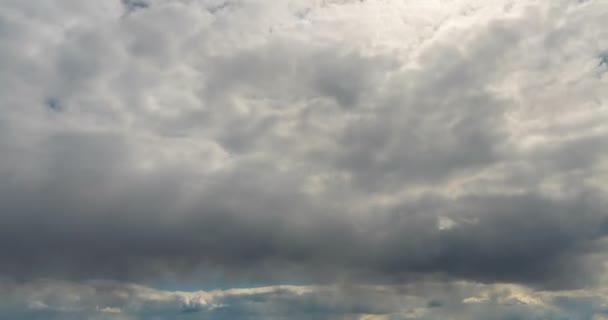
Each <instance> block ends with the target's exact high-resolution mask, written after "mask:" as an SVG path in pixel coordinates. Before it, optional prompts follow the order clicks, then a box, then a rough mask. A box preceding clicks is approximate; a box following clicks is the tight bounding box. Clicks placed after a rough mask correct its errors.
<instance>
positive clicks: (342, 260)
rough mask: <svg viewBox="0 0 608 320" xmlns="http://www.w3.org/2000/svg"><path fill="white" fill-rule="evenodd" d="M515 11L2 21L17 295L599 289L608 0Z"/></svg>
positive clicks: (208, 13) (331, 11) (50, 15)
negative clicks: (110, 288) (122, 288)
mask: <svg viewBox="0 0 608 320" xmlns="http://www.w3.org/2000/svg"><path fill="white" fill-rule="evenodd" d="M507 2H508V1H501V0H496V1H491V2H488V3H484V4H481V3H479V2H478V1H474V0H458V1H453V2H452V3H449V4H448V3H446V4H441V5H439V4H438V5H430V4H428V5H422V4H420V3H418V4H416V3H415V1H406V3H405V4H403V3H401V2H399V1H384V2H373V1H361V2H359V1H352V2H351V1H339V2H336V1H332V2H329V1H327V2H323V3H318V2H316V1H307V0H298V1H295V0H294V1H286V2H285V3H281V4H275V3H270V2H268V1H262V0H242V1H241V0H239V1H224V2H222V1H210V0H209V1H208V0H197V1H181V0H180V1H164V0H152V1H118V0H116V1H106V2H102V3H85V2H79V1H71V0H65V1H41V2H40V3H38V4H36V5H34V4H28V3H24V2H20V1H7V2H6V3H3V4H1V5H0V26H1V28H0V29H2V30H0V65H1V66H4V68H3V69H4V70H6V72H3V73H2V74H1V75H0V84H1V86H0V110H1V111H2V117H0V154H1V155H2V156H1V157H0V180H1V181H2V183H1V184H0V261H1V262H2V263H0V278H2V279H8V280H7V281H9V282H11V283H12V281H17V282H19V281H22V282H24V283H30V282H32V281H34V282H35V281H38V280H37V279H56V280H57V281H60V280H65V281H74V283H84V282H83V281H86V280H88V279H109V280H113V281H121V282H137V283H145V284H153V283H159V282H163V281H169V282H174V283H177V284H179V285H183V284H186V283H189V284H200V285H204V284H205V283H209V282H211V281H215V280H217V278H218V277H219V278H220V279H222V281H226V282H229V283H238V282H239V281H242V282H246V283H276V282H281V281H285V279H292V280H294V279H295V280H297V281H303V282H305V283H316V284H322V285H327V286H331V285H334V284H336V283H348V284H352V285H355V286H357V285H363V286H368V285H369V286H373V285H388V284H390V285H404V286H409V285H415V284H416V283H418V282H420V281H423V280H424V281H435V282H442V281H445V282H446V283H453V282H454V281H456V282H457V281H464V282H466V283H477V284H479V285H480V286H482V285H483V286H493V285H498V284H501V285H502V284H513V285H515V284H517V285H521V286H524V287H527V288H533V289H537V290H566V289H569V290H570V289H572V290H573V289H581V288H587V287H589V286H591V285H597V284H598V283H602V281H603V279H604V278H605V275H604V267H603V263H604V253H603V252H604V249H605V239H604V236H605V235H606V231H607V229H606V226H607V225H606V219H607V218H608V212H607V211H606V208H607V206H606V205H607V203H606V199H607V198H606V190H608V189H607V185H606V183H605V180H606V179H605V178H606V172H608V171H607V170H606V169H607V168H608V167H607V162H606V159H607V151H608V150H607V148H606V146H607V145H606V143H605V142H604V141H605V139H606V134H607V132H608V130H607V129H608V127H607V126H606V123H607V122H606V120H608V113H607V112H606V110H608V109H606V105H605V101H606V98H607V97H606V90H605V86H606V81H605V77H603V76H602V68H603V67H604V66H603V63H602V62H603V61H602V55H601V54H600V55H599V56H598V52H605V50H606V48H608V43H606V40H605V39H608V37H606V34H605V31H603V29H604V28H602V26H603V24H604V22H603V21H604V20H603V19H604V18H605V17H604V16H603V15H602V13H601V12H602V11H601V10H599V9H601V8H602V7H603V5H602V4H601V3H600V2H599V1H587V2H581V3H569V2H567V1H555V2H552V3H549V2H546V1H528V2H526V1H521V2H513V3H507ZM525 2H526V3H525ZM404 6H405V7H404ZM406 9H407V10H406ZM412 11H413V12H417V13H418V16H416V15H414V16H413V15H412V14H408V12H412ZM355 22H357V23H355ZM412 30H415V31H416V32H413V31H412ZM598 57H599V58H598ZM598 59H599V62H598ZM295 280H294V281H295ZM53 285H55V284H53ZM471 285H472V284H471ZM70 286H71V285H70ZM79 290H80V289H79ZM142 290H143V289H142ZM471 290H472V291H475V290H473V289H471ZM476 290H477V289H476ZM530 290H532V289H530ZM6 291H7V292H8V290H6ZM434 292H436V291H434ZM543 292H544V293H542V294H541V293H538V294H539V295H549V293H547V292H550V291H543ZM265 294H266V293H265ZM425 294H426V293H425ZM569 294H570V293H569ZM573 294H574V293H573ZM576 294H578V293H576ZM337 296H340V295H337ZM470 296H474V293H470ZM498 296H500V295H498ZM492 297H497V296H492ZM543 297H544V298H543V299H545V298H546V296H543ZM274 298H276V297H275V296H273V298H271V300H272V299H274ZM466 298H467V297H465V296H462V297H461V296H459V299H460V300H463V299H466ZM482 298H483V299H486V298H487V297H485V298H484V297H482ZM482 298H475V299H478V300H479V299H481V300H479V301H482V300H483V299H482ZM14 299H15V300H20V298H14ZM294 299H295V298H294ZM311 299H314V295H313V296H312V298H311ZM446 299H447V298H446ZM475 299H472V300H470V301H478V300H475ZM487 299H489V300H488V301H490V300H491V299H490V298H487ZM492 299H494V298H492ZM496 299H498V298H496ZM539 299H540V298H539ZM547 299H548V298H547ZM279 300H280V299H279ZM296 300H297V299H296ZM444 300H445V299H444ZM264 301H266V300H264ZM272 301H274V302H276V301H275V300H272ZM280 301H281V302H280V303H279V304H282V303H287V302H285V301H283V300H280ZM430 301H434V300H433V297H428V299H426V300H424V301H419V302H417V305H419V307H420V308H421V309H420V310H423V309H424V310H427V309H429V310H430V309H442V308H444V307H445V306H448V305H449V304H445V303H444V302H442V301H443V300H441V301H440V300H437V301H435V302H430ZM483 301H486V300H483ZM233 302H234V303H233V304H234V305H237V306H240V303H241V302H240V300H239V301H233ZM274 302H273V303H274ZM579 302H580V301H578V300H577V303H579ZM32 303H33V302H32ZM62 303H63V302H62ZM289 303H291V302H289ZM294 303H295V304H296V305H297V307H293V308H295V309H298V310H301V309H311V308H312V309H314V308H318V312H319V314H327V313H331V312H336V313H343V314H357V315H368V314H369V315H374V314H375V315H382V314H383V312H386V313H387V314H388V313H391V314H395V313H398V312H397V311H398V310H396V309H395V310H393V309H391V310H385V309H382V308H381V309H382V310H376V309H374V306H368V307H365V308H363V309H360V308H359V307H358V306H351V305H348V304H347V303H346V304H347V306H343V307H344V308H342V309H340V308H338V309H339V310H338V311H335V310H334V311H332V310H328V309H327V308H328V307H327V306H319V305H318V304H319V303H318V301H316V302H314V303H313V302H310V301H300V300H298V301H297V302H294ZM484 303H485V302H484ZM581 303H582V302H581ZM63 304H65V303H63ZM251 304H253V305H255V303H253V302H251ZM251 304H250V303H249V302H247V303H245V304H244V305H243V306H242V309H238V308H237V309H238V310H241V311H239V312H241V313H242V312H253V311H251V310H252V309H251ZM320 304H323V303H320ZM36 305H37V304H35V303H34V304H33V305H32V306H34V307H32V306H30V307H32V308H33V309H32V308H30V309H31V310H37V311H36V312H38V311H40V312H42V311H41V310H43V311H44V312H60V314H61V312H63V311H61V310H59V309H61V308H54V309H53V308H46V307H44V306H42V305H38V307H40V308H38V309H36V308H35V306H36ZM44 305H46V306H47V307H48V303H46V302H45V303H44ZM589 305H590V307H589V308H592V309H594V308H597V306H596V303H595V300H594V302H593V303H590V304H589ZM218 306H219V305H218ZM467 306H472V304H471V305H467ZM21 307H22V308H26V309H27V308H29V307H24V306H21ZM173 307H174V306H173V305H172V306H171V310H173ZM427 307H429V308H427ZM91 308H92V309H95V308H94V307H91ZM108 308H110V309H107V310H106V311H108V312H112V310H114V309H111V308H112V306H108ZM121 308H122V309H124V306H122V307H121ZM163 308H164V307H162V308H161V309H163ZM218 308H219V307H218ZM281 308H289V307H286V306H284V305H282V307H281ZM479 308H482V307H479ZM560 308H561V309H560ZM564 308H566V307H563V306H562V305H559V304H555V305H553V304H552V305H551V308H549V309H551V310H552V311H551V312H553V311H555V310H557V309H559V310H562V309H564ZM567 308H570V305H568V307H567ZM567 308H566V309H567ZM51 309H53V310H54V311H52V310H51ZM122 309H121V310H122ZM389 309H390V308H389ZM549 309H547V310H549ZM575 309H576V308H575ZM7 310H8V309H7ZM28 310H29V309H28ZM58 310H59V311H58ZM87 310H88V309H87ZM95 310H96V309H95ZM138 310H140V309H138ZM154 310H156V309H154ZM163 310H164V309H163ZM214 310H215V309H214ZM219 310H220V309H217V310H215V311H213V312H220V311H219ZM238 310H237V311H238ZM243 310H247V311H243ZM281 310H283V311H284V309H281ZM417 310H418V309H417ZM420 310H418V311H416V310H413V309H412V310H410V311H411V314H409V315H407V316H404V315H401V318H407V319H410V318H417V317H418V316H417V315H419V313H420V312H423V311H420ZM484 310H485V309H484ZM543 310H545V309H543ZM547 310H545V311H547ZM577 310H578V309H577ZM594 310H595V309H594ZM98 311H99V310H97V311H95V312H98ZM140 311H141V310H140ZM140 311H137V312H140ZM182 311H183V314H184V316H183V317H184V319H187V317H188V315H187V314H198V313H200V310H199V308H198V307H197V305H187V304H186V305H185V306H184V308H183V310H182ZM207 311H209V310H207ZM207 311H205V312H207ZM224 311H225V312H228V311H226V310H224ZM224 311H222V312H224ZM233 311H234V310H233ZM237 311H234V312H237ZM283 311H281V312H283ZM477 311H479V312H482V311H481V309H478V310H477ZM545 311H543V312H545ZM137 312H136V313H137ZM150 312H151V313H150V314H149V315H150V316H153V314H154V312H159V314H160V313H162V312H164V311H159V310H157V311H150ZM209 312H211V311H209ZM230 312H232V311H230ZM281 312H278V313H277V314H276V315H275V316H278V315H280V314H282V313H281ZM417 312H418V313H417ZM424 312H427V311H424ZM429 312H430V311H429ZM433 312H439V311H433ZM521 312H523V313H525V312H524V311H521ZM526 312H527V311H526ZM547 312H549V311H547ZM594 312H595V311H594ZM482 313H483V312H482ZM523 313H522V314H523ZM420 314H421V313H420ZM546 314H548V313H546ZM73 316H74V317H81V316H82V314H79V313H74V314H73ZM164 316H165V317H171V316H170V315H164ZM221 316H224V317H227V318H237V316H236V315H234V314H230V313H226V314H224V315H220V314H219V313H214V314H213V315H209V317H212V318H218V319H219V318H221ZM525 316H528V314H527V313H526V315H525ZM30 317H31V318H36V317H42V318H44V317H47V318H49V319H50V318H52V317H51V315H48V314H47V315H34V314H32V315H30ZM319 317H320V318H324V317H323V316H319ZM522 317H524V316H522ZM64 318H65V317H64ZM140 318H142V319H145V316H143V315H142V316H141V317H140ZM395 318H399V317H398V316H395ZM117 319H118V318H117ZM370 319H373V318H370ZM380 319H391V318H390V317H388V316H386V317H385V318H380Z"/></svg>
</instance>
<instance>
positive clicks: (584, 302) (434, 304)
mask: <svg viewBox="0 0 608 320" xmlns="http://www.w3.org/2000/svg"><path fill="white" fill-rule="evenodd" d="M0 285H1V286H0V296H1V297H2V298H3V300H2V301H1V302H0V316H11V317H12V319H46V320H50V319H53V320H55V319H110V320H122V319H137V320H150V319H158V320H169V319H268V320H274V319H285V317H289V318H290V319H348V320H387V319H393V320H406V319H408V320H411V319H446V318H449V319H454V320H471V319H473V320H484V319H520V320H533V319H545V320H558V319H570V320H585V319H586V320H590V319H593V320H603V319H606V318H605V307H604V306H605V304H606V303H608V301H607V300H606V290H605V289H593V290H572V291H535V290H532V289H529V288H526V287H522V286H517V285H508V284H491V285H483V284H478V283H470V282H451V283H445V282H444V283H437V282H427V283H418V284H411V285H385V286H379V285H349V284H343V285H340V284H336V285H324V286H319V285H317V286H315V285H309V286H293V285H281V286H270V287H255V288H235V289H222V290H208V291H192V292H185V291H170V290H158V289H154V288H150V287H145V286H141V285H134V284H129V283H119V282H113V281H87V282H80V283H74V282H66V281H56V280H38V281H31V282H20V283H16V282H0Z"/></svg>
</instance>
